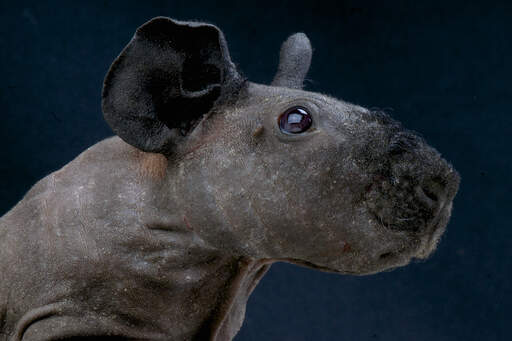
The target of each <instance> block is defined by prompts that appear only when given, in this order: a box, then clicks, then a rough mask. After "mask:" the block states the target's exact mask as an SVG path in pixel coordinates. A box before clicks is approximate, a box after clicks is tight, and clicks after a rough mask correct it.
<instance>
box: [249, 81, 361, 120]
mask: <svg viewBox="0 0 512 341" xmlns="http://www.w3.org/2000/svg"><path fill="white" fill-rule="evenodd" d="M244 97H245V98H244V99H245V101H246V103H244V104H245V105H244V106H248V107H253V108H255V109H256V108H258V110H255V111H260V112H262V113H270V114H272V113H275V114H277V115H278V114H280V113H281V112H282V111H283V110H286V109H287V108H288V107H290V106H294V105H303V106H306V107H311V109H312V110H314V111H315V112H316V113H315V114H316V115H318V116H320V118H321V119H322V121H325V120H327V121H329V122H332V123H334V124H336V123H339V124H341V123H346V122H347V120H348V121H350V120H351V119H357V118H359V115H358V114H361V113H367V112H368V110H367V109H366V108H363V107H361V106H358V105H354V104H351V103H348V102H345V101H343V100H339V99H336V98H333V97H331V96H327V95H324V94H321V93H316V92H309V91H304V90H298V89H290V88H284V87H274V86H266V85H260V84H253V83H251V84H250V85H249V86H248V88H247V93H246V96H244Z"/></svg>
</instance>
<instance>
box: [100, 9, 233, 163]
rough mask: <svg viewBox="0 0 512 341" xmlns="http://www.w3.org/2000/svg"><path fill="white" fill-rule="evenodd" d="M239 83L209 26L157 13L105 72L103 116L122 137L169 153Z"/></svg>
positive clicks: (215, 31)
mask: <svg viewBox="0 0 512 341" xmlns="http://www.w3.org/2000/svg"><path fill="white" fill-rule="evenodd" d="M242 83H243V80H242V77H241V76H240V75H239V74H238V72H237V71H236V68H235V65H234V64H233V63H232V62H231V59H230V57H229V51H228V48H227V44H226V41H225V39H224V35H223V34H222V32H221V31H220V30H219V29H218V28H217V27H215V26H213V25H209V24H203V23H195V22H180V21H175V20H172V19H169V18H164V17H158V18H154V19H152V20H150V21H149V22H147V23H145V24H144V25H142V26H141V27H139V28H138V29H137V31H136V33H135V35H134V37H133V39H132V40H131V41H130V43H129V44H128V45H127V46H126V47H125V49H124V50H123V51H122V52H121V54H120V55H119V57H117V59H116V60H115V61H114V63H113V64H112V66H111V67H110V70H109V71H108V73H107V75H106V77H105V83H104V85H103V94H102V107H103V113H104V117H105V120H106V121H107V123H108V124H109V125H110V127H111V128H112V130H113V131H114V132H115V133H116V134H117V135H118V136H119V137H121V138H122V139H123V140H124V141H125V142H127V143H129V144H131V145H133V146H135V147H136V148H139V149H141V150H143V151H148V152H154V153H164V154H167V153H170V152H171V151H172V149H173V146H174V145H175V144H177V143H178V142H179V140H180V139H183V136H185V135H186V134H187V133H188V132H189V131H190V130H191V129H192V128H193V127H194V125H195V123H196V122H197V121H198V120H200V119H201V118H202V117H203V116H204V115H205V114H207V113H208V112H210V110H211V109H212V107H213V106H214V104H216V103H218V102H219V101H220V100H221V99H224V98H228V97H230V96H232V95H233V94H235V93H236V92H237V91H238V90H239V89H240V87H241V85H242Z"/></svg>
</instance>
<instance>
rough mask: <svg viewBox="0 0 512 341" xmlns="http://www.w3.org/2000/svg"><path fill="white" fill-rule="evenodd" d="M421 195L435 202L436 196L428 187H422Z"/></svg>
mask: <svg viewBox="0 0 512 341" xmlns="http://www.w3.org/2000/svg"><path fill="white" fill-rule="evenodd" d="M421 189H422V190H423V193H425V195H426V196H427V197H428V198H429V199H430V200H432V201H437V199H438V198H437V194H436V193H434V192H433V191H432V190H431V189H430V188H429V187H422V188H421Z"/></svg>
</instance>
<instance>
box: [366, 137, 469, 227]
mask: <svg viewBox="0 0 512 341" xmlns="http://www.w3.org/2000/svg"><path fill="white" fill-rule="evenodd" d="M383 154H384V159H385V161H381V164H382V165H383V166H382V168H381V171H380V172H379V174H376V175H375V176H374V178H373V181H372V184H371V185H370V190H369V193H368V201H367V205H368V209H369V211H370V212H371V214H372V215H373V216H374V218H375V219H376V220H377V221H378V223H379V224H380V225H381V226H383V227H384V228H386V229H390V230H395V231H407V232H411V233H415V234H417V235H420V236H423V235H433V234H436V233H438V232H439V231H442V230H443V231H444V228H445V227H446V224H447V222H448V218H449V211H450V210H451V203H452V201H453V198H454V197H455V194H456V193H457V190H458V186H459V182H460V177H459V175H458V174H457V172H456V171H455V170H454V169H453V167H452V166H451V165H450V164H449V163H448V162H447V161H446V160H444V159H443V158H442V157H441V156H440V154H439V153H438V152H437V151H436V150H435V149H433V148H432V147H430V146H428V145H427V144H426V143H425V141H424V140H423V139H422V138H420V137H418V136H416V135H415V134H413V133H411V132H406V131H401V132H399V133H397V134H396V135H395V136H393V137H392V138H391V139H390V143H389V145H388V147H387V150H386V151H385V152H384V153H383ZM446 216H448V217H446ZM436 231H437V232H436ZM441 233H442V232H441Z"/></svg>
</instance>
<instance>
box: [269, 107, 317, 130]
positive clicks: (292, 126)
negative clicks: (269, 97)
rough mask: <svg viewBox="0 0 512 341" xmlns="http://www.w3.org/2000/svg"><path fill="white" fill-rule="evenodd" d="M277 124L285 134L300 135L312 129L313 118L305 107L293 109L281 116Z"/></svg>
mask: <svg viewBox="0 0 512 341" xmlns="http://www.w3.org/2000/svg"><path fill="white" fill-rule="evenodd" d="M277 123H278V124H279V129H281V131H282V132H283V133H285V134H300V133H303V132H305V131H306V130H308V129H309V128H310V127H311V125H312V124H313V118H312V117H311V114H310V113H309V112H308V111H307V110H306V109H305V108H304V107H292V108H289V109H288V110H286V111H285V112H284V113H282V114H281V115H280V116H279V118H278V119H277Z"/></svg>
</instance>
